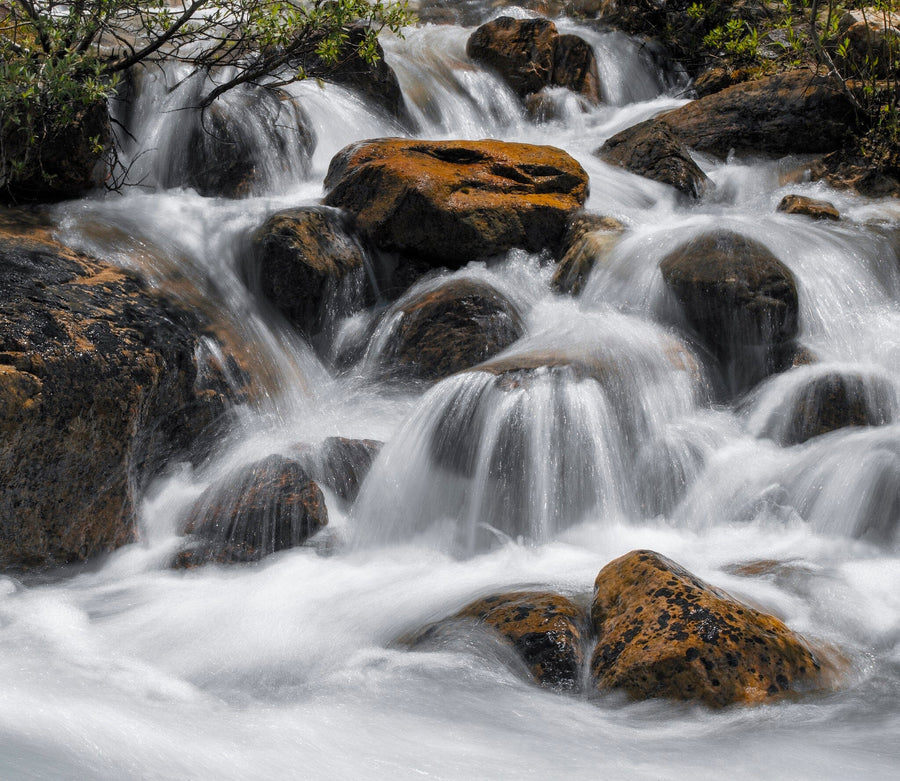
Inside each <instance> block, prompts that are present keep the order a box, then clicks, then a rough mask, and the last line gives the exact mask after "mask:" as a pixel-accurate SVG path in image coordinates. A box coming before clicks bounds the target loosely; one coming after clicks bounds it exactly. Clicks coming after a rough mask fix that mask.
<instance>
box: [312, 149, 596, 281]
mask: <svg viewBox="0 0 900 781" xmlns="http://www.w3.org/2000/svg"><path fill="white" fill-rule="evenodd" d="M325 189H326V193H327V194H326V196H325V203H326V204H328V205H330V206H338V207H340V208H342V209H346V210H347V211H348V212H350V213H351V214H353V215H354V217H355V218H356V222H357V225H358V227H359V228H360V229H361V231H362V232H363V233H364V234H365V235H366V236H367V237H368V238H369V239H370V240H371V241H372V242H373V243H374V244H375V245H376V246H378V247H379V248H381V249H384V250H391V251H395V252H398V253H400V254H404V255H411V256H413V257H417V258H421V259H423V260H426V261H428V262H429V263H430V264H431V265H433V266H441V265H444V266H448V267H454V268H455V267H459V266H462V265H464V264H465V263H468V262H469V261H471V260H476V259H478V258H484V257H490V256H492V255H497V254H500V253H502V252H506V251H507V250H509V249H512V248H513V247H519V248H522V249H525V250H528V251H529V252H538V251H540V250H542V249H545V248H555V247H556V245H557V244H558V243H559V241H560V239H561V237H562V235H563V232H564V231H565V226H566V220H567V218H568V216H569V215H570V214H571V213H573V212H575V211H576V210H578V209H579V208H580V207H581V206H582V205H583V204H584V201H585V200H586V198H587V191H588V177H587V174H586V173H585V171H584V169H583V168H582V167H581V166H580V165H579V164H578V163H577V162H576V161H575V160H574V159H573V158H572V157H570V156H569V155H568V154H566V153H565V152H563V151H562V150H560V149H556V148H555V147H550V146H536V145H532V144H512V143H506V142H504V141H494V140H483V141H418V140H412V139H402V138H385V139H376V140H373V141H363V142H360V143H358V144H353V145H351V146H348V147H347V148H345V149H343V150H342V151H341V152H339V153H338V154H337V155H336V156H335V158H334V159H333V160H332V161H331V165H330V167H329V170H328V175H327V177H326V178H325Z"/></svg>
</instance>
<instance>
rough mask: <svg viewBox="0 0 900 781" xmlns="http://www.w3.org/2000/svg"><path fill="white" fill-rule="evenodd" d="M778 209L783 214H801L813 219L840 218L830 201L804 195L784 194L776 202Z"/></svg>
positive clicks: (835, 219)
mask: <svg viewBox="0 0 900 781" xmlns="http://www.w3.org/2000/svg"><path fill="white" fill-rule="evenodd" d="M778 211H780V212H784V213H785V214H802V215H804V216H806V217H812V218H813V219H814V220H834V221H837V220H840V219H841V214H840V212H839V211H838V210H837V209H836V208H835V207H834V204H833V203H831V202H830V201H821V200H818V199H816V198H809V197H807V196H805V195H785V196H784V198H782V199H781V201H780V202H779V204H778Z"/></svg>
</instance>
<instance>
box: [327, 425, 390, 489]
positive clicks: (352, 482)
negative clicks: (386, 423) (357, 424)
mask: <svg viewBox="0 0 900 781" xmlns="http://www.w3.org/2000/svg"><path fill="white" fill-rule="evenodd" d="M383 446H384V443H382V442H378V441H377V440H374V439H348V438H347V437H328V438H327V439H326V440H325V441H324V442H323V443H322V447H321V450H320V453H319V463H320V466H318V467H316V468H314V469H313V471H314V472H315V477H316V480H317V481H318V482H319V483H321V484H322V485H324V486H325V487H327V488H330V489H331V490H332V491H334V493H335V494H337V495H338V496H339V497H340V498H341V499H343V500H344V501H345V502H348V503H350V504H352V503H353V502H354V501H355V500H356V497H357V496H358V495H359V489H360V486H362V483H363V480H365V479H366V475H367V474H368V473H369V470H370V469H371V468H372V464H373V463H374V462H375V459H376V458H377V457H378V454H379V453H380V452H381V448H382V447H383Z"/></svg>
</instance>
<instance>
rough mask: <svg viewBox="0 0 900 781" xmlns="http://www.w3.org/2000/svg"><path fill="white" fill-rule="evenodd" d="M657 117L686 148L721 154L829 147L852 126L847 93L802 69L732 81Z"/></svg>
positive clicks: (837, 146)
mask: <svg viewBox="0 0 900 781" xmlns="http://www.w3.org/2000/svg"><path fill="white" fill-rule="evenodd" d="M659 119H660V121H662V122H665V123H666V124H667V125H668V126H669V127H670V128H671V130H672V132H673V133H674V134H675V135H676V136H677V137H678V138H679V139H680V140H681V141H682V142H683V143H684V144H687V146H689V147H691V148H692V149H696V150H698V151H701V152H710V153H712V154H716V155H720V156H723V157H724V156H726V155H727V154H728V153H729V152H730V151H732V150H734V151H735V152H738V153H740V152H748V153H755V154H760V153H763V154H773V155H786V154H810V153H817V152H819V153H824V152H832V151H834V150H836V149H840V148H841V147H842V146H843V144H844V142H845V141H846V140H847V138H848V137H849V135H850V133H851V132H852V131H853V130H854V128H855V127H856V116H855V114H854V111H853V106H852V104H851V103H850V101H849V99H848V98H847V96H846V95H845V94H844V93H842V92H841V91H840V90H839V89H837V88H836V87H835V86H834V84H833V83H832V82H831V81H830V80H829V79H827V78H826V77H824V76H815V75H813V74H811V73H809V72H808V71H805V70H797V71H789V72H787V73H781V74H778V75H775V76H768V77H766V78H763V79H758V80H756V81H746V82H742V83H740V84H735V85H734V86H731V87H728V88H726V89H723V90H721V91H720V92H716V93H714V94H712V95H707V96H706V97H703V98H700V99H698V100H695V101H692V102H691V103H688V104H686V105H684V106H682V107H681V108H677V109H675V110H674V111H670V112H667V113H666V114H663V115H662V116H661V117H660V118H659Z"/></svg>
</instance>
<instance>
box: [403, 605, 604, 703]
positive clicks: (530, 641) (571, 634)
mask: <svg viewBox="0 0 900 781" xmlns="http://www.w3.org/2000/svg"><path fill="white" fill-rule="evenodd" d="M473 624H474V625H476V626H478V627H483V628H484V629H486V630H487V631H488V632H489V633H490V634H491V635H492V636H493V637H496V638H499V639H500V641H501V642H503V643H505V644H508V645H509V646H511V647H512V648H513V649H514V651H515V654H516V656H517V657H518V658H519V659H521V661H522V662H524V663H525V666H526V667H527V669H528V672H529V673H530V674H531V676H532V677H533V678H534V680H535V681H536V682H537V683H538V684H540V685H541V686H547V687H549V688H553V689H561V690H573V689H578V688H580V686H581V668H582V664H583V662H584V642H585V640H586V639H587V637H586V636H587V626H588V621H587V611H586V610H584V609H583V608H582V607H580V606H578V605H577V604H575V603H574V602H572V600H570V599H568V598H567V597H564V596H562V595H561V594H555V593H553V592H549V591H513V592H508V593H504V594H495V595H492V596H489V597H485V598H484V599H479V600H476V601H475V602H472V603H471V604H469V605H467V606H466V607H464V608H463V609H462V610H460V611H459V612H458V613H456V614H455V615H453V616H451V617H450V618H449V619H445V620H444V621H441V622H438V623H437V624H432V625H431V626H429V627H426V628H425V629H424V630H422V631H421V632H419V633H417V634H416V635H415V637H414V638H412V639H411V642H409V643H408V644H410V645H411V646H412V647H413V648H428V647H432V646H438V647H440V645H441V644H442V643H447V641H448V640H450V639H452V637H453V635H454V634H457V635H458V634H460V633H463V632H465V630H466V629H467V628H468V627H470V626H471V625H473Z"/></svg>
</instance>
